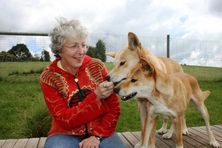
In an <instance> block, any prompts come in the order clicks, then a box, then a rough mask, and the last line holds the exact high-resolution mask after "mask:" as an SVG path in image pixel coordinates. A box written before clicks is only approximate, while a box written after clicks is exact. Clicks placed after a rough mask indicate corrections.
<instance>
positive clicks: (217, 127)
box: [211, 125, 222, 133]
mask: <svg viewBox="0 0 222 148" xmlns="http://www.w3.org/2000/svg"><path fill="white" fill-rule="evenodd" d="M211 127H214V128H215V129H216V131H219V132H220V133H221V132H222V126H221V127H220V126H216V125H214V126H211Z"/></svg>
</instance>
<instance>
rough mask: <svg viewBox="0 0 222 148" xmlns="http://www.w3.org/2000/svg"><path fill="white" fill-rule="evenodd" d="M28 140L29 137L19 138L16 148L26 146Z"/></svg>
mask: <svg viewBox="0 0 222 148" xmlns="http://www.w3.org/2000/svg"><path fill="white" fill-rule="evenodd" d="M27 142H28V139H18V141H16V143H15V145H14V148H24V147H25V145H26V143H27Z"/></svg>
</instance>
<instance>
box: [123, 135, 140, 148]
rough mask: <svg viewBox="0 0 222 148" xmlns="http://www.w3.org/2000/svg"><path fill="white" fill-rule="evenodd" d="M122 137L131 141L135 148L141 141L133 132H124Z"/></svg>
mask: <svg viewBox="0 0 222 148" xmlns="http://www.w3.org/2000/svg"><path fill="white" fill-rule="evenodd" d="M122 135H123V136H124V137H125V138H126V139H127V140H128V141H129V143H130V144H131V145H132V146H134V145H136V144H137V143H138V142H139V141H138V139H137V138H136V137H135V136H134V135H133V134H132V133H131V132H123V133H122Z"/></svg>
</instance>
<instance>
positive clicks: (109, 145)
mask: <svg viewBox="0 0 222 148" xmlns="http://www.w3.org/2000/svg"><path fill="white" fill-rule="evenodd" d="M80 141H81V139H80V138H79V137H78V136H69V135H54V136H50V137H48V138H47V140H46V143H45V148H79V142H80ZM99 147H100V148H124V147H125V146H124V145H123V143H122V141H121V140H120V138H119V136H118V135H117V134H116V133H114V134H113V135H112V136H110V137H107V138H103V139H102V140H101V143H100V146H99Z"/></svg>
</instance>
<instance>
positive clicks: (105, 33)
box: [0, 0, 222, 67]
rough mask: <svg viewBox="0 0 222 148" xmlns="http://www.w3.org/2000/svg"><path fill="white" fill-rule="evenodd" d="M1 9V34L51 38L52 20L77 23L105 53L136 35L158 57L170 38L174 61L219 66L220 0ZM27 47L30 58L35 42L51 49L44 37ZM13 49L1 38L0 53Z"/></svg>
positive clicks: (14, 4)
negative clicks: (40, 34)
mask: <svg viewBox="0 0 222 148" xmlns="http://www.w3.org/2000/svg"><path fill="white" fill-rule="evenodd" d="M0 10H1V13H0V31H4V32H44V33H49V32H50V31H51V30H52V28H53V27H54V26H55V24H56V18H59V17H65V18H67V19H79V20H80V21H81V22H82V23H83V24H84V25H85V26H86V27H87V28H88V30H89V33H90V34H91V35H92V36H93V37H94V38H96V39H97V38H102V39H104V40H105V41H106V42H107V44H108V46H109V47H108V48H109V50H118V49H119V48H122V47H124V46H126V45H127V33H128V32H134V33H136V34H137V35H138V37H139V38H140V39H141V42H142V44H143V45H144V46H146V47H147V48H149V49H150V50H151V51H152V52H154V54H156V55H157V56H162V55H165V53H166V52H165V38H166V35H167V34H170V38H171V49H172V51H171V53H172V57H173V58H175V60H177V61H178V62H180V63H186V64H191V65H205V66H217V67H222V0H0ZM17 40H19V42H23V41H24V42H25V41H26V42H27V40H30V39H28V38H25V37H24V38H19V39H17ZM28 42H29V45H28V46H33V48H32V53H34V54H35V53H38V52H39V48H37V47H36V46H35V45H34V43H33V42H35V43H40V45H39V46H41V48H46V49H47V50H50V49H49V47H48V44H49V43H50V41H49V40H47V39H45V38H39V37H37V38H35V39H33V40H32V41H28ZM92 42H93V41H92ZM13 44H15V43H14V42H13V41H12V39H11V38H6V37H2V36H0V50H2V49H3V48H4V49H5V48H6V47H7V48H10V46H12V45H13ZM46 46H47V47H46Z"/></svg>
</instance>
